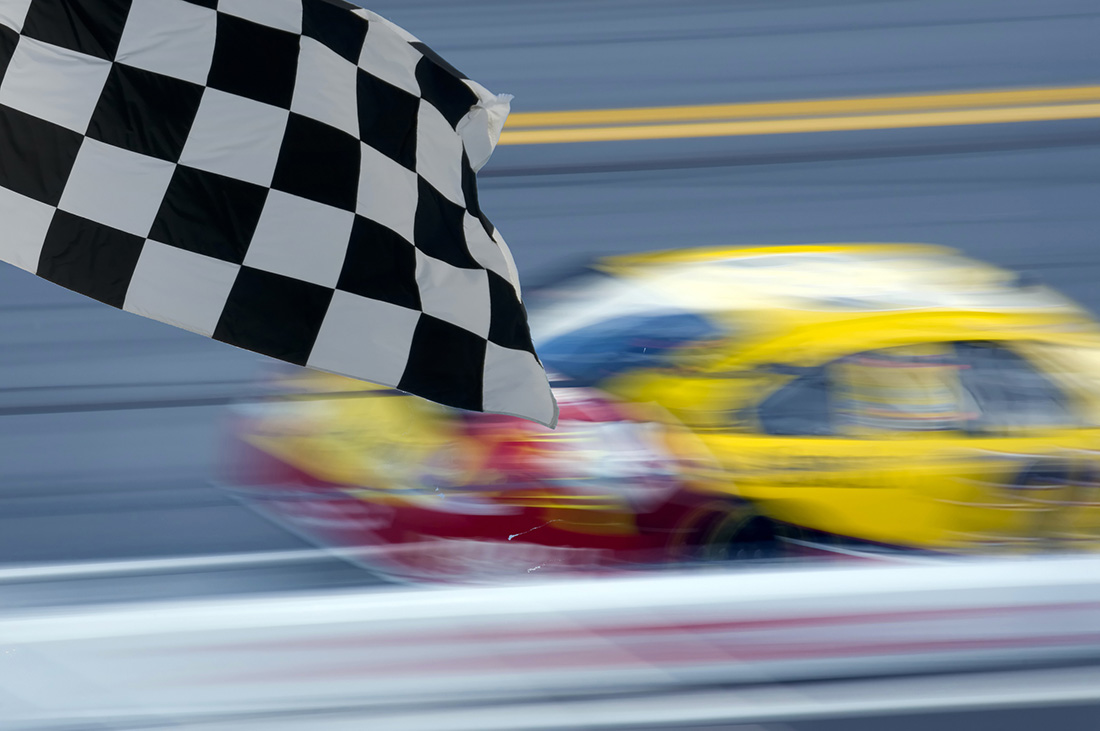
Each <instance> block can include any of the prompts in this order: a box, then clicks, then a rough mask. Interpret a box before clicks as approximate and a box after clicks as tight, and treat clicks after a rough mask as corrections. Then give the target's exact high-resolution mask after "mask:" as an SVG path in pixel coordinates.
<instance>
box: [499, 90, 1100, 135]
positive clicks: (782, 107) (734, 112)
mask: <svg viewBox="0 0 1100 731" xmlns="http://www.w3.org/2000/svg"><path fill="white" fill-rule="evenodd" d="M1095 118H1100V86H1075V87H1059V88H1048V89H1017V90H1002V91H975V92H962V93H951V94H924V95H913V96H888V97H864V98H850V99H811V100H800V101H786V102H759V103H749V104H717V105H705V106H681V107H648V108H631V109H594V110H579V111H565V112H533V113H517V114H513V115H511V116H510V117H509V119H508V122H507V124H506V126H505V129H504V132H503V133H502V134H501V137H500V144H502V145H531V144H556V143H570V142H611V141H624V140H657V139H677V138H692V137H729V136H742V135H767V134H798V133H808V132H837V131H856V130H871V129H901V128H907V127H941V126H954V125H978V124H1005V123H1014V122H1046V121H1055V120H1069V119H1095Z"/></svg>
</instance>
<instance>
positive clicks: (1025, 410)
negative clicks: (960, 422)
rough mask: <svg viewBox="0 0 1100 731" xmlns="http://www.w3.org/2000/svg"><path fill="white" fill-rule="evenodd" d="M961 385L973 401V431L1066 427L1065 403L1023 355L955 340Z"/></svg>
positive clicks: (1069, 420) (1072, 419) (1069, 421)
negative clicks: (974, 414) (974, 412)
mask: <svg viewBox="0 0 1100 731" xmlns="http://www.w3.org/2000/svg"><path fill="white" fill-rule="evenodd" d="M955 350H956V353H957V354H958V358H959V362H960V364H962V366H963V368H962V370H961V371H960V377H961V380H962V384H963V387H964V388H965V389H966V390H967V392H968V393H969V394H970V396H971V397H972V398H973V399H974V402H975V405H976V407H977V409H976V411H977V414H976V417H975V418H974V420H973V421H972V423H971V424H970V426H969V428H970V429H971V430H974V431H980V432H981V431H986V432H988V431H999V430H1002V429H1018V428H1027V427H1031V428H1036V427H1059V426H1071V425H1075V424H1076V423H1077V422H1078V419H1077V418H1076V416H1075V414H1074V411H1073V408H1072V406H1071V404H1070V401H1069V399H1068V397H1067V396H1066V394H1065V393H1063V392H1062V390H1061V389H1060V388H1058V386H1056V385H1055V384H1054V383H1053V382H1052V381H1051V380H1050V379H1049V378H1048V377H1047V376H1046V375H1044V374H1043V373H1042V372H1041V371H1039V370H1038V369H1037V368H1035V366H1033V365H1032V364H1031V363H1029V362H1028V361H1027V360H1026V359H1025V358H1023V357H1022V356H1020V355H1019V354H1017V353H1015V352H1014V351H1012V350H1009V349H1008V348H1005V347H1003V346H1001V345H998V344H994V343H956V345H955Z"/></svg>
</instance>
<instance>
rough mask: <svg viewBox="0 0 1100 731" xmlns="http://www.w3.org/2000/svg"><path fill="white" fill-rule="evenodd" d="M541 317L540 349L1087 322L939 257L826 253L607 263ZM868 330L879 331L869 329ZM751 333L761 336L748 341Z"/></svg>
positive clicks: (957, 260) (944, 254) (1012, 278)
mask: <svg viewBox="0 0 1100 731" xmlns="http://www.w3.org/2000/svg"><path fill="white" fill-rule="evenodd" d="M592 269H593V270H595V271H596V272H599V273H601V274H602V275H603V276H589V277H588V278H584V277H581V278H577V279H574V280H572V282H571V283H568V282H567V283H566V284H564V285H563V286H559V287H550V288H549V290H548V291H546V292H544V293H543V294H544V295H546V299H545V301H544V303H543V306H536V307H534V308H532V312H531V326H532V333H533V335H534V336H535V340H536V344H538V343H539V342H545V341H547V340H548V339H551V338H554V337H557V336H559V335H562V334H565V333H568V332H571V331H575V330H577V329H580V328H584V327H588V326H591V325H594V324H596V323H598V322H601V321H609V320H612V319H615V318H620V317H632V318H637V317H638V316H643V315H660V314H663V313H668V314H675V313H695V314H698V315H701V316H703V317H705V318H707V319H708V320H710V321H711V322H713V323H715V324H717V325H719V326H720V327H721V329H722V330H723V331H725V333H726V334H727V335H730V336H735V337H737V336H749V337H750V338H751V339H758V338H761V337H763V338H765V339H768V338H773V337H781V336H782V335H783V334H784V333H787V332H791V331H793V330H801V329H803V328H804V327H806V326H808V325H813V326H820V325H823V324H827V323H829V322H841V321H846V322H852V321H853V320H857V319H861V318H864V317H865V318H867V319H868V321H870V320H875V319H879V318H881V317H882V316H884V315H891V316H892V317H890V319H891V320H892V321H893V322H894V323H895V324H898V319H900V318H904V317H906V316H907V313H911V314H912V315H913V316H914V317H922V318H926V317H927V315H929V314H931V313H935V312H942V313H944V314H945V315H948V316H949V315H950V313H968V312H969V313H991V314H992V313H996V314H1002V315H1006V316H1011V315H1014V314H1019V315H1029V314H1034V315H1041V316H1042V317H1043V318H1044V320H1047V321H1049V319H1051V318H1053V319H1061V318H1065V319H1071V320H1081V319H1087V318H1088V316H1087V314H1086V313H1085V312H1084V311H1083V310H1082V309H1081V308H1079V307H1078V306H1076V305H1075V304H1074V303H1073V302H1072V301H1070V300H1068V299H1066V298H1065V297H1063V296H1061V295H1059V294H1058V293H1056V292H1054V291H1053V290H1051V289H1049V288H1047V287H1043V286H1038V285H1027V284H1025V283H1023V282H1021V280H1020V278H1019V276H1018V275H1016V274H1014V273H1012V272H1009V271H1007V270H1004V269H1001V268H998V267H995V266H992V265H989V264H985V263H982V262H979V261H976V260H973V259H970V258H968V257H965V256H963V255H961V254H959V253H958V252H956V251H954V250H952V249H949V248H946V247H941V246H933V245H925V244H816V245H805V246H775V247H720V248H706V249H682V250H674V251H660V252H653V253H647V254H633V255H627V256H617V257H609V258H606V259H602V260H600V261H599V262H597V263H596V264H595V265H594V266H593V267H592ZM868 324H870V322H869V323H868ZM750 332H751V335H750Z"/></svg>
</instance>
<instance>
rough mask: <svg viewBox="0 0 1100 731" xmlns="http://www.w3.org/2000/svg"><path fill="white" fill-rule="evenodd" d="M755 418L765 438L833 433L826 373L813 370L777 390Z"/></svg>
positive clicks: (822, 369) (816, 435) (828, 434)
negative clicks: (768, 435)
mask: <svg viewBox="0 0 1100 731" xmlns="http://www.w3.org/2000/svg"><path fill="white" fill-rule="evenodd" d="M757 418H758V420H759V422H760V428H761V429H762V430H763V432H764V433H765V434H773V435H776V436H815V437H821V436H830V435H832V434H833V433H834V429H833V423H832V416H831V412H830V404H829V384H828V381H827V379H826V375H825V369H824V368H818V369H815V370H814V371H812V372H810V373H807V374H805V375H802V376H798V377H796V378H795V379H794V380H792V381H790V382H789V383H787V384H785V385H783V386H782V387H780V388H779V390H777V391H775V392H774V393H773V394H772V395H770V396H768V397H767V398H766V399H764V401H762V402H761V403H760V406H759V407H758V409H757Z"/></svg>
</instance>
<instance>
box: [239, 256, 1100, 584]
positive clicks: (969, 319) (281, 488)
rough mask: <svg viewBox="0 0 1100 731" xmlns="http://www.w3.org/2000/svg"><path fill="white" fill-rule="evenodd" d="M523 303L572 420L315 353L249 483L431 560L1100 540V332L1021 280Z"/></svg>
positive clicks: (320, 526) (626, 262) (703, 265)
mask: <svg viewBox="0 0 1100 731" xmlns="http://www.w3.org/2000/svg"><path fill="white" fill-rule="evenodd" d="M528 300H529V309H530V313H531V314H530V322H531V327H532V333H533V336H534V339H535V344H536V347H537V349H538V352H539V354H540V357H541V358H542V360H543V362H544V364H545V365H546V367H547V370H548V372H549V373H550V374H551V379H552V382H553V383H554V386H555V389H556V391H557V393H558V395H559V400H560V401H561V402H562V415H561V421H560V425H559V428H558V430H557V431H555V432H551V431H550V430H547V429H545V428H543V427H539V426H537V425H533V424H531V423H529V422H523V421H522V420H519V419H515V418H511V417H497V416H486V415H477V414H469V413H464V412H458V411H456V410H453V409H446V408H444V407H440V406H436V405H434V404H430V403H428V402H425V401H422V400H420V399H416V398H415V397H411V396H408V395H404V394H401V393H400V392H395V391H393V390H391V389H380V388H374V387H369V386H366V385H364V384H358V383H356V382H351V381H347V380H345V379H338V378H336V377H333V376H327V375H325V374H311V373H308V372H305V371H301V372H296V373H295V374H292V375H291V376H290V377H289V381H288V382H289V384H290V385H289V388H290V390H291V391H292V392H293V393H292V394H291V395H289V396H286V395H284V397H282V398H281V399H280V400H278V401H277V402H274V403H272V404H267V405H264V406H261V407H259V408H251V409H247V410H242V411H241V412H240V413H239V414H238V420H237V422H236V426H235V428H234V433H235V435H236V437H237V440H236V441H237V443H238V444H239V445H240V447H241V449H240V450H239V452H238V453H237V454H236V456H235V457H234V458H233V459H232V460H231V463H230V464H231V466H232V467H233V469H232V470H231V473H232V474H231V475H230V477H229V478H227V481H228V482H230V483H231V484H232V485H233V486H234V487H235V488H236V489H237V490H238V491H239V492H240V493H241V494H244V495H246V496H247V498H248V499H249V500H250V501H251V502H252V503H253V504H256V505H258V506H260V507H261V509H263V510H264V511H265V512H267V513H268V514H269V515H274V516H275V517H277V518H279V519H280V520H282V521H283V522H285V523H287V524H290V525H292V526H293V527H295V529H297V530H298V531H299V532H302V533H303V534H306V535H308V536H310V537H311V538H314V539H315V540H317V541H319V542H322V543H327V544H340V545H355V546H364V545H369V546H371V548H372V550H373V551H374V553H372V554H371V555H372V556H375V557H376V558H379V559H380V560H381V561H382V563H384V564H385V566H384V568H386V569H388V570H390V571H391V572H392V573H398V574H403V575H413V576H418V577H424V576H438V575H441V574H442V575H450V574H452V573H453V572H454V571H455V570H456V565H458V564H462V565H472V564H475V563H476V564H479V565H481V566H483V567H484V566H495V567H498V568H499V567H505V566H506V567H510V568H517V567H519V568H522V567H527V570H528V571H532V570H535V569H539V570H541V569H543V568H544V567H549V566H551V565H554V564H557V565H560V566H564V567H569V568H585V567H597V566H608V565H623V564H632V563H633V564H637V563H645V564H652V563H654V562H658V561H668V560H673V561H681V560H684V559H700V558H702V559H724V558H733V557H739V556H750V557H752V556H775V555H791V554H813V553H827V554H830V555H858V556H869V555H882V553H883V552H890V551H894V550H898V549H902V550H908V551H912V550H921V551H932V552H950V553H968V552H991V551H1031V550H1051V549H1057V550H1092V549H1093V548H1095V547H1096V546H1098V545H1100V481H1098V478H1097V465H1100V454H1098V453H1097V445H1098V444H1100V430H1098V428H1097V422H1098V417H1100V367H1098V366H1100V329H1098V327H1097V325H1096V323H1095V322H1094V321H1093V319H1092V318H1091V317H1090V316H1089V314H1088V313H1087V312H1086V311H1084V310H1083V309H1081V308H1080V307H1078V306H1076V305H1074V304H1073V303H1072V302H1070V301H1068V300H1067V299H1065V298H1063V297H1061V296H1059V295H1058V294H1056V293H1055V292H1053V291H1051V290H1049V289H1047V288H1045V287H1042V286H1038V285H1034V284H1028V283H1026V282H1022V281H1020V279H1019V278H1018V277H1017V276H1016V275H1014V274H1012V273H1010V272H1007V271H1004V270H1001V269H998V268H995V267H992V266H988V265H985V264H982V263H979V262H976V261H973V260H971V259H968V258H966V257H963V256H961V255H959V254H957V253H955V252H953V251H951V250H948V249H944V248H940V247H934V246H924V245H896V244H890V245H886V244H882V245H868V244H863V245H855V244H852V245H816V246H795V247H791V246H788V247H775V248H741V249H730V248H725V249H705V250H704V249H694V250H682V251H669V252H660V253H653V254H644V255H635V256H624V257H616V258H611V259H606V260H603V261H601V262H599V263H597V264H595V265H594V266H591V267H588V268H587V270H586V271H585V272H583V273H581V274H580V275H578V276H572V277H569V278H567V279H564V280H562V281H560V282H558V283H556V284H553V285H550V286H546V287H543V288H541V289H540V290H539V291H538V292H536V293H528ZM295 394H296V395H295ZM376 563H377V562H376ZM532 567H534V568H532Z"/></svg>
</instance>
